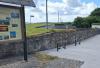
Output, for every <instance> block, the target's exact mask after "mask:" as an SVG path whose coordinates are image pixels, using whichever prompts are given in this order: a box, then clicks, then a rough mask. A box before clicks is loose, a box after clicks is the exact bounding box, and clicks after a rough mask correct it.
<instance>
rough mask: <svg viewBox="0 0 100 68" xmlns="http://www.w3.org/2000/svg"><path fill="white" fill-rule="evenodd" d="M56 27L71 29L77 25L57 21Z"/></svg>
mask: <svg viewBox="0 0 100 68" xmlns="http://www.w3.org/2000/svg"><path fill="white" fill-rule="evenodd" d="M54 27H55V29H71V28H75V26H72V24H66V23H59V24H58V23H57V24H55V26H54Z"/></svg>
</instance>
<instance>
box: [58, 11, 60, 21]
mask: <svg viewBox="0 0 100 68" xmlns="http://www.w3.org/2000/svg"><path fill="white" fill-rule="evenodd" d="M59 18H60V16H59V10H58V23H59V22H60V21H59Z"/></svg>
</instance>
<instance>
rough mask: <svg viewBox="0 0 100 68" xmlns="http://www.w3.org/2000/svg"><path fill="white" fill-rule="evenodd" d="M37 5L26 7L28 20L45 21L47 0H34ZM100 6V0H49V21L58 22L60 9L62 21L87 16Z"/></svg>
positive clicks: (34, 21)
mask: <svg viewBox="0 0 100 68" xmlns="http://www.w3.org/2000/svg"><path fill="white" fill-rule="evenodd" d="M34 1H35V3H36V7H35V8H32V7H26V9H25V14H26V15H25V16H26V22H30V15H34V18H31V19H32V20H31V21H32V22H33V23H36V22H45V14H46V11H45V0H34ZM99 6H100V0H48V13H49V22H57V16H58V11H59V14H60V21H61V22H66V21H73V20H74V18H76V17H77V16H81V17H86V16H88V15H89V14H90V13H91V11H93V10H94V9H95V8H97V7H99Z"/></svg>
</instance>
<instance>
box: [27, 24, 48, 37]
mask: <svg viewBox="0 0 100 68" xmlns="http://www.w3.org/2000/svg"><path fill="white" fill-rule="evenodd" d="M43 25H45V24H44V23H35V24H26V33H27V36H32V35H38V34H42V33H46V32H49V31H50V29H48V30H47V29H45V28H35V27H39V26H43Z"/></svg>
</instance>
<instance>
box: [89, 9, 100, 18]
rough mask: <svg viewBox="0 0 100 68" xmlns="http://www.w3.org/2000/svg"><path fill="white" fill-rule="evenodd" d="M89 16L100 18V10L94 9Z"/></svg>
mask: <svg viewBox="0 0 100 68" xmlns="http://www.w3.org/2000/svg"><path fill="white" fill-rule="evenodd" d="M90 16H100V8H96V9H95V10H94V11H93V12H91V14H90Z"/></svg>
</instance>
